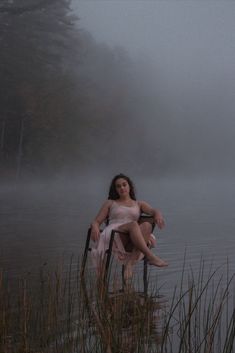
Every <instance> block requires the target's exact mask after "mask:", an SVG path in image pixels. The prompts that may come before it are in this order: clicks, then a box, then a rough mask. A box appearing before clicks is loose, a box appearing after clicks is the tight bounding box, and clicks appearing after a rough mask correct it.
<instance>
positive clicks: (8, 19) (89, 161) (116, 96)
mask: <svg viewBox="0 0 235 353" xmlns="http://www.w3.org/2000/svg"><path fill="white" fill-rule="evenodd" d="M70 6H71V3H70V0H21V1H20V2H19V1H16V0H14V1H12V0H11V1H7V0H5V1H1V5H0V48H1V55H0V78H1V86H0V87H1V88H0V90H1V91H0V99H1V104H0V163H1V168H0V176H2V177H9V176H13V177H15V176H17V177H20V176H22V175H35V176H39V177H40V176H41V175H48V176H49V175H52V176H53V175H54V174H56V173H59V172H60V171H61V170H63V171H67V172H70V171H76V172H79V171H82V170H83V168H102V167H104V166H105V165H107V163H115V160H116V158H120V156H123V157H124V158H123V160H124V161H125V163H126V164H127V165H128V164H129V163H132V164H135V165H137V164H138V163H137V161H133V158H132V157H131V156H133V154H134V155H135V156H136V159H137V158H145V159H146V156H148V151H147V150H146V149H145V147H146V146H144V143H145V142H144V141H145V140H146V137H144V128H143V126H142V125H141V122H138V121H137V120H135V114H137V113H138V110H139V108H138V107H137V106H139V107H141V106H142V103H141V99H142V98H141V94H140V91H141V90H142V87H141V79H140V80H139V81H138V82H137V76H138V75H139V73H138V70H137V69H136V67H135V66H133V65H132V63H131V61H130V59H129V57H128V55H127V53H126V52H125V50H124V49H122V48H120V47H115V48H110V47H108V46H105V45H104V44H98V43H96V42H95V40H94V39H93V38H92V36H91V35H90V34H89V33H88V32H86V31H84V30H83V29H81V28H80V27H79V18H76V17H75V16H74V14H73V13H72V11H71V8H70ZM137 102H138V104H137ZM136 137H138V138H136ZM124 140H125V141H127V140H128V141H129V145H130V151H131V152H130V153H127V151H126V147H125V146H126V144H124V143H123V141H124ZM146 148H147V147H146ZM146 151H147V152H146ZM154 155H155V153H154ZM154 162H155V161H154V160H153V159H152V160H151V163H154Z"/></svg>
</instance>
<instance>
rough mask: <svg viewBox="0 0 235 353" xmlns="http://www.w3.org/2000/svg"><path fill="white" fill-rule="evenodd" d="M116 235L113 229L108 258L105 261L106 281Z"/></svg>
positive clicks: (107, 251)
mask: <svg viewBox="0 0 235 353" xmlns="http://www.w3.org/2000/svg"><path fill="white" fill-rule="evenodd" d="M114 235H115V230H112V232H111V237H110V241H109V248H108V249H107V250H106V254H107V258H106V263H105V272H104V281H106V279H107V274H108V270H109V264H110V260H111V255H112V248H113V241H114Z"/></svg>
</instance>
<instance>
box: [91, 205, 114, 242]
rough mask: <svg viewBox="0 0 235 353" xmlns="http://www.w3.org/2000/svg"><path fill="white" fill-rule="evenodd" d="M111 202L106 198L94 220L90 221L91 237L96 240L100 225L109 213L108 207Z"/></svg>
mask: <svg viewBox="0 0 235 353" xmlns="http://www.w3.org/2000/svg"><path fill="white" fill-rule="evenodd" d="M111 204H112V201H111V200H107V201H105V202H104V204H103V205H102V207H101V209H100V210H99V212H98V214H97V216H96V217H95V219H94V221H93V222H92V223H91V238H92V240H94V241H96V240H98V239H99V236H100V225H101V224H102V223H103V222H104V221H105V220H106V218H107V217H108V214H109V209H110V206H111Z"/></svg>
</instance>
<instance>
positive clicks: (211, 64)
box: [73, 0, 235, 164]
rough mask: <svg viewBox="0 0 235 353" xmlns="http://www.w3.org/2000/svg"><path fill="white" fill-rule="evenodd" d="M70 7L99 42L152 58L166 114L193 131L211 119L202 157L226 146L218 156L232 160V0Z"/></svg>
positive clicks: (234, 10) (146, 60)
mask: <svg viewBox="0 0 235 353" xmlns="http://www.w3.org/2000/svg"><path fill="white" fill-rule="evenodd" d="M73 7H74V10H75V11H76V14H77V15H78V16H79V18H80V21H79V23H78V24H79V27H80V28H85V29H87V30H88V31H90V32H91V34H92V35H93V37H94V38H95V39H96V40H97V41H98V42H104V43H106V44H108V45H111V46H116V45H118V46H123V47H124V48H126V50H127V51H128V53H129V55H130V56H131V58H132V59H133V60H137V61H139V62H141V61H143V62H144V63H147V65H148V67H149V68H151V70H152V77H153V80H155V81H156V84H157V82H160V84H159V87H161V88H160V89H159V90H158V99H159V98H160V99H162V101H165V102H167V105H168V107H167V108H168V114H169V116H170V115H171V114H172V117H174V119H176V120H178V121H181V123H182V121H191V122H192V129H194V127H195V124H196V125H197V124H198V121H199V122H201V123H202V124H204V122H206V123H205V125H202V130H204V132H203V134H204V137H203V138H204V141H205V140H206V139H207V138H208V141H209V143H208V147H209V152H208V151H207V152H208V153H205V154H204V155H205V156H206V155H207V157H208V158H209V159H210V154H216V153H214V151H216V149H218V152H219V151H220V150H221V148H222V149H223V153H220V157H221V159H224V156H225V154H226V156H227V157H226V158H227V162H226V163H227V164H231V163H234V158H235V155H234V150H235V143H234V142H233V141H234V140H235V20H234V19H235V1H196V0H195V1H190V0H187V1H186V0H185V1H178V0H176V1H169V0H162V1H146V0H144V1H137V0H132V1H128V0H118V1H110V0H106V1H101V0H96V1H91V0H86V1H80V0H73ZM182 126H183V125H182ZM185 126H186V125H185ZM186 128H187V127H186ZM188 128H189V126H188ZM198 131H199V130H197V131H196V133H198ZM150 133H151V132H150ZM211 135H213V138H212V139H211ZM179 143H180V138H179ZM188 143H190V141H188ZM218 143H219V144H220V146H219V147H218ZM224 146H225V147H224ZM199 147H200V146H199ZM203 148H204V149H205V146H204V147H203ZM195 150H196V148H195ZM195 153H196V152H195ZM200 153H201V154H203V150H202V151H201V152H200ZM217 155H218V154H217ZM228 155H230V157H228Z"/></svg>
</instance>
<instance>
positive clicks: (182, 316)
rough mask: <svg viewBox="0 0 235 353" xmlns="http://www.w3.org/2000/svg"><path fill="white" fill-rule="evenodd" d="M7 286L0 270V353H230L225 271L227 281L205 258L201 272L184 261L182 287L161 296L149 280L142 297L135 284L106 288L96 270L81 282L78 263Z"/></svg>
mask: <svg viewBox="0 0 235 353" xmlns="http://www.w3.org/2000/svg"><path fill="white" fill-rule="evenodd" d="M5 277H6V276H5ZM115 280H116V279H115ZM9 283H10V282H9V281H8V279H7V278H4V273H3V271H2V272H0V352H1V353H80V352H81V353H88V352H97V353H99V352H100V353H119V352H120V353H131V352H133V353H134V352H135V353H137V352H141V353H143V352H145V353H152V352H156V353H163V352H164V353H165V352H166V353H171V352H172V353H232V352H233V343H234V336H235V307H234V296H233V290H232V289H233V286H234V276H233V275H232V276H230V275H229V270H228V266H227V270H225V275H223V274H220V270H219V269H213V266H211V267H210V268H209V269H206V265H205V262H204V261H203V260H202V259H201V262H200V267H199V270H198V272H197V273H194V271H192V270H186V266H185V263H184V265H183V269H182V277H181V281H180V284H179V286H178V287H177V286H175V288H174V290H173V291H172V293H171V295H169V296H168V297H163V298H162V297H161V296H159V288H156V287H154V284H153V282H151V281H150V283H149V293H148V295H144V294H143V293H140V291H139V290H140V288H136V286H137V284H136V283H135V282H133V283H130V284H129V286H128V287H126V288H125V290H124V291H118V288H117V284H116V282H115V283H114V281H113V277H112V275H111V276H110V277H109V286H108V285H107V284H106V285H104V283H103V282H102V281H97V280H96V278H95V276H94V274H93V273H92V271H87V273H86V275H85V278H84V279H83V280H82V279H81V278H80V264H79V261H75V260H74V259H73V258H72V259H71V260H70V262H69V263H67V264H66V265H65V264H63V263H62V264H59V265H58V266H57V267H56V268H54V269H53V270H49V269H47V266H42V268H41V269H40V271H39V273H38V275H37V277H36V278H35V276H30V275H25V276H23V277H22V278H20V279H19V280H18V284H17V286H16V285H15V284H11V285H10V284H9ZM13 288H14V291H13V290H12V289H13ZM110 288H114V289H115V291H113V292H112V293H111V292H110ZM160 292H161V290H160Z"/></svg>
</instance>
